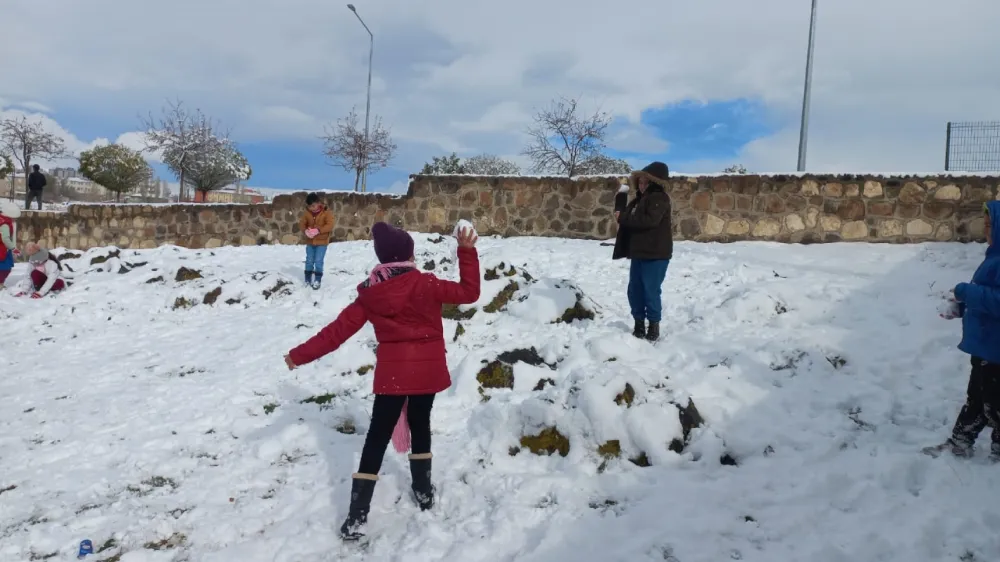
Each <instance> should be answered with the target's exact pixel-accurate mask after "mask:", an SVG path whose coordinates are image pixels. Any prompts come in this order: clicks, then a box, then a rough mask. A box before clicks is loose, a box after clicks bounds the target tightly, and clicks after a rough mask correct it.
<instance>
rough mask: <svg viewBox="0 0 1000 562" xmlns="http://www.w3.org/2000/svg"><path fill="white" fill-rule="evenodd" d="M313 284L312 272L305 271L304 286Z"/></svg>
mask: <svg viewBox="0 0 1000 562" xmlns="http://www.w3.org/2000/svg"><path fill="white" fill-rule="evenodd" d="M312 284H313V272H311V271H309V270H308V269H307V270H306V285H309V286H312Z"/></svg>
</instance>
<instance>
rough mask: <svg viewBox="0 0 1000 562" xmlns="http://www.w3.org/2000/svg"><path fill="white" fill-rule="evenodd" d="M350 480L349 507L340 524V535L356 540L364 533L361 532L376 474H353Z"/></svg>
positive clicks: (366, 521)
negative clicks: (345, 516) (344, 519)
mask: <svg viewBox="0 0 1000 562" xmlns="http://www.w3.org/2000/svg"><path fill="white" fill-rule="evenodd" d="M353 478H354V480H353V481H352V482H351V508H350V510H349V511H348V512H347V520H346V521H344V524H343V525H341V526H340V536H341V538H343V539H344V540H345V541H356V540H358V539H360V538H361V537H364V536H365V534H364V532H362V531H363V530H364V527H365V525H366V524H367V523H368V510H369V509H371V506H372V495H373V494H374V493H375V483H376V482H378V476H376V475H374V474H361V473H358V474H355V475H354V476H353Z"/></svg>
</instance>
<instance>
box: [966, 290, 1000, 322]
mask: <svg viewBox="0 0 1000 562" xmlns="http://www.w3.org/2000/svg"><path fill="white" fill-rule="evenodd" d="M955 298H956V299H958V301H959V302H962V303H964V304H965V306H966V308H968V309H971V310H975V311H978V312H983V313H986V314H989V315H990V316H995V317H996V318H1000V288H997V287H989V286H986V285H976V284H973V283H959V284H958V285H957V286H956V287H955ZM963 312H964V311H963Z"/></svg>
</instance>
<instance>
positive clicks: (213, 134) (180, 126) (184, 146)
mask: <svg viewBox="0 0 1000 562" xmlns="http://www.w3.org/2000/svg"><path fill="white" fill-rule="evenodd" d="M140 120H141V124H142V128H143V129H144V130H145V145H146V146H145V150H146V151H150V152H155V151H160V152H161V153H162V154H163V163H164V164H166V165H167V167H168V168H170V171H171V172H173V173H174V175H176V176H177V180H178V181H179V182H180V194H179V196H178V200H179V201H184V195H185V190H184V187H185V185H186V184H187V183H188V182H186V181H185V175H187V173H188V171H189V169H190V168H191V167H192V166H194V165H196V161H197V160H198V159H199V158H202V157H204V156H206V155H208V154H210V153H211V152H212V150H214V149H215V145H216V141H217V140H218V139H219V138H222V139H228V137H229V132H228V131H224V132H221V133H220V132H219V131H216V124H215V123H214V121H213V120H212V119H211V118H209V117H207V116H205V115H204V114H203V113H202V112H201V110H200V109H195V110H194V111H193V112H191V111H188V110H187V109H186V108H185V107H184V106H183V104H182V103H181V102H180V101H175V102H167V106H166V107H164V108H163V110H162V115H161V117H160V118H159V119H154V118H153V116H152V114H150V115H149V116H148V117H146V118H140Z"/></svg>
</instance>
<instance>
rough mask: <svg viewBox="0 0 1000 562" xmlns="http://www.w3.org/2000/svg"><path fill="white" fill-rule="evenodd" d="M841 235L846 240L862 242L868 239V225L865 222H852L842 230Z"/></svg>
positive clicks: (846, 224)
mask: <svg viewBox="0 0 1000 562" xmlns="http://www.w3.org/2000/svg"><path fill="white" fill-rule="evenodd" d="M840 235H841V236H843V237H844V240H861V239H863V238H867V237H868V225H867V224H865V221H851V222H849V223H845V224H844V226H843V227H841V229H840Z"/></svg>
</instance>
